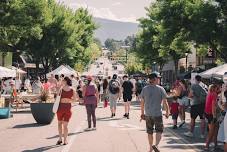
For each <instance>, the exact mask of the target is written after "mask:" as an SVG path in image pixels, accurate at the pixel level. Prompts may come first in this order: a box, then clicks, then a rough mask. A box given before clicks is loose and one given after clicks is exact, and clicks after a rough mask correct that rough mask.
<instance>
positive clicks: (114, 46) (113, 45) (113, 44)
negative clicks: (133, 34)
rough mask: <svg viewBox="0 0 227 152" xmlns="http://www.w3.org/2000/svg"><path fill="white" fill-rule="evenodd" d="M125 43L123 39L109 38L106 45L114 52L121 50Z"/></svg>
mask: <svg viewBox="0 0 227 152" xmlns="http://www.w3.org/2000/svg"><path fill="white" fill-rule="evenodd" d="M123 45H124V42H123V41H118V40H114V39H107V40H106V41H105V47H106V48H107V49H109V50H110V51H112V52H115V51H117V50H119V49H120V48H121V46H123Z"/></svg>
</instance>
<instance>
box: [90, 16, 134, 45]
mask: <svg viewBox="0 0 227 152" xmlns="http://www.w3.org/2000/svg"><path fill="white" fill-rule="evenodd" d="M94 20H95V22H96V23H97V25H98V26H99V28H98V29H97V30H96V31H95V37H97V38H98V39H100V40H101V42H102V43H103V44H104V42H105V40H106V39H107V38H113V39H115V40H124V39H125V38H126V37H127V36H131V35H133V34H136V32H137V31H138V24H137V23H130V22H120V21H114V20H108V19H102V18H94Z"/></svg>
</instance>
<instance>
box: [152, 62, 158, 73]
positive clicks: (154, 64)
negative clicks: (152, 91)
mask: <svg viewBox="0 0 227 152" xmlns="http://www.w3.org/2000/svg"><path fill="white" fill-rule="evenodd" d="M154 71H157V70H156V62H153V63H152V72H154Z"/></svg>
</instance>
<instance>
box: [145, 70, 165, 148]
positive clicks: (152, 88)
mask: <svg viewBox="0 0 227 152" xmlns="http://www.w3.org/2000/svg"><path fill="white" fill-rule="evenodd" d="M159 79H160V76H159V73H157V72H154V73H152V74H150V76H149V81H150V84H149V85H147V86H146V87H145V88H143V90H142V92H141V119H145V120H146V128H147V133H148V140H149V144H150V151H153V150H157V147H156V146H158V144H159V142H160V140H161V136H162V132H163V127H164V126H163V120H162V106H161V104H162V103H163V105H164V107H165V110H166V117H167V118H168V117H169V106H168V103H167V100H166V97H167V94H166V91H165V89H164V88H163V87H161V86H159V85H158V84H159V83H160V80H159ZM144 111H145V114H144ZM154 126H155V131H156V143H155V145H153V131H154Z"/></svg>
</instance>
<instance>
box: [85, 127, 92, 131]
mask: <svg viewBox="0 0 227 152" xmlns="http://www.w3.org/2000/svg"><path fill="white" fill-rule="evenodd" d="M91 130H92V129H91V128H86V129H84V131H91Z"/></svg>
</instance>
